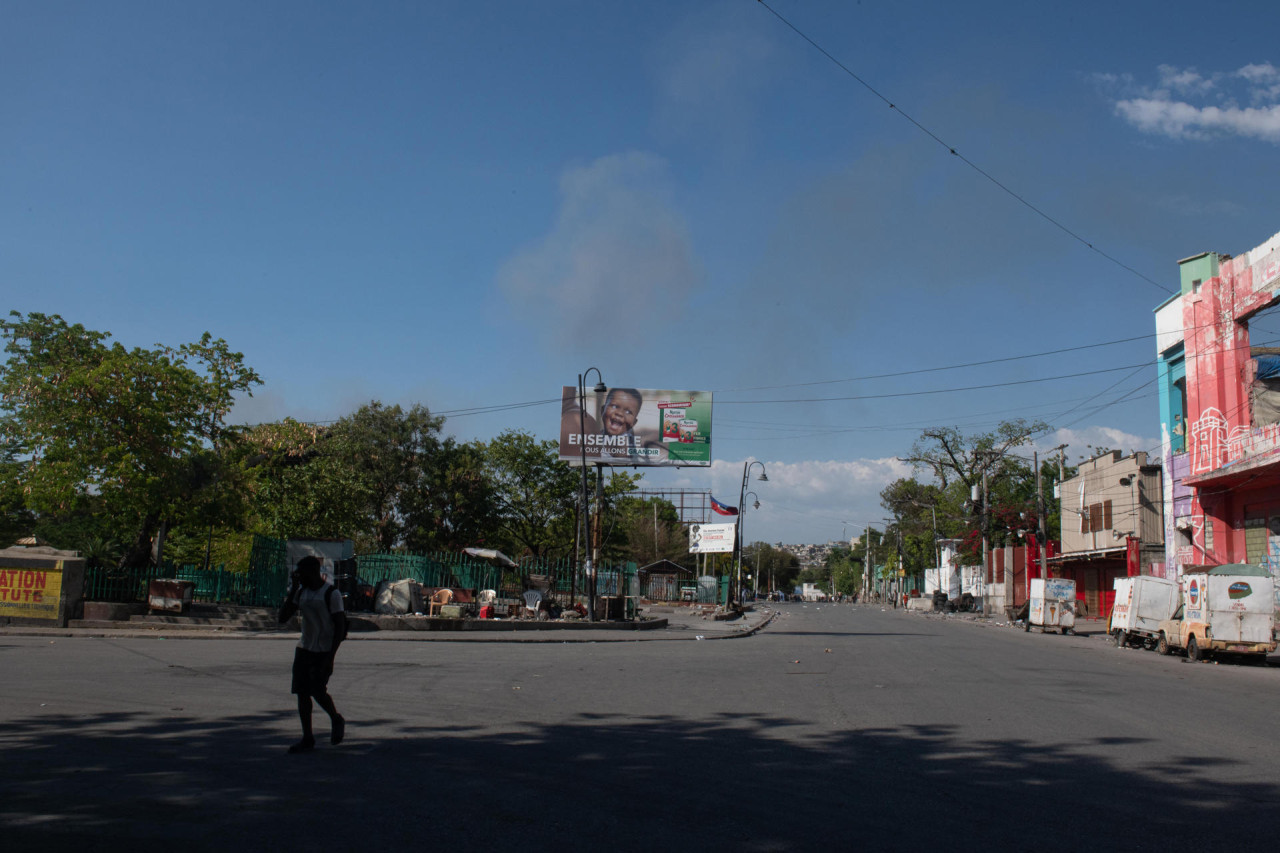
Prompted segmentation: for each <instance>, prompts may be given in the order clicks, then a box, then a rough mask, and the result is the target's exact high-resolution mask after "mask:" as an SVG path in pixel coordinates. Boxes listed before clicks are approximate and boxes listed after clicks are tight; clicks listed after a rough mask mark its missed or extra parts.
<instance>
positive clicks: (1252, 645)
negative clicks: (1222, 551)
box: [1156, 563, 1276, 661]
mask: <svg viewBox="0 0 1280 853" xmlns="http://www.w3.org/2000/svg"><path fill="white" fill-rule="evenodd" d="M1182 573H1183V574H1182V602H1181V604H1180V606H1179V607H1178V609H1177V611H1176V612H1175V613H1174V615H1173V616H1172V617H1171V618H1169V619H1166V620H1164V621H1162V622H1161V623H1160V628H1159V633H1158V635H1157V639H1156V649H1157V650H1158V651H1159V652H1160V653H1161V654H1165V655H1167V654H1171V653H1172V652H1173V651H1174V650H1175V649H1186V652H1187V657H1188V658H1190V659H1191V660H1196V661H1198V660H1203V659H1205V658H1206V657H1207V656H1209V655H1211V654H1218V653H1226V654H1236V655H1248V656H1251V657H1253V658H1254V659H1255V660H1258V661H1265V660H1266V656H1267V655H1268V654H1270V653H1271V652H1274V651H1275V650H1276V641H1275V582H1274V581H1273V580H1272V578H1271V573H1270V572H1268V571H1267V569H1266V568H1265V567H1263V566H1256V565H1251V564H1248V563H1234V564H1231V565H1226V566H1204V567H1199V566H1192V567H1187V566H1184V567H1183V569H1182Z"/></svg>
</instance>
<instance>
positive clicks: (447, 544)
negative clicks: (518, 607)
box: [401, 438, 501, 551]
mask: <svg viewBox="0 0 1280 853" xmlns="http://www.w3.org/2000/svg"><path fill="white" fill-rule="evenodd" d="M401 510H402V512H403V514H404V523H405V544H406V545H407V546H408V547H410V548H413V549H415V550H420V551H426V550H445V551H458V550H461V549H463V548H468V547H472V546H484V547H496V546H497V545H499V544H501V543H500V541H499V524H500V521H499V511H500V503H499V501H498V492H497V488H496V486H495V483H494V482H493V481H492V479H491V478H490V476H489V473H488V471H487V470H486V455H485V450H484V446H483V445H481V444H460V443H458V442H456V441H455V440H454V439H453V438H447V439H445V440H444V441H442V442H440V443H439V445H438V447H437V448H436V450H435V453H434V456H433V458H432V460H431V462H430V464H429V465H427V466H426V467H425V470H424V471H423V481H422V483H421V485H420V488H418V489H415V490H413V491H411V492H409V493H408V494H407V495H405V497H404V500H403V502H402V504H401Z"/></svg>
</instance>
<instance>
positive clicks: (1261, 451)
mask: <svg viewBox="0 0 1280 853" xmlns="http://www.w3.org/2000/svg"><path fill="white" fill-rule="evenodd" d="M1179 275H1180V279H1181V285H1182V293H1181V295H1180V296H1178V297H1176V298H1175V299H1174V300H1171V301H1170V302H1167V303H1165V304H1164V305H1162V306H1161V307H1160V308H1159V309H1157V333H1158V342H1157V347H1158V352H1159V354H1160V386H1161V387H1160V398H1161V439H1162V445H1163V447H1162V451H1163V453H1162V455H1163V459H1164V463H1165V470H1166V472H1169V473H1170V474H1171V476H1166V478H1165V486H1164V498H1165V508H1166V512H1165V534H1166V537H1165V542H1166V548H1165V559H1166V566H1165V573H1166V575H1167V576H1169V577H1177V576H1179V575H1180V574H1181V567H1182V566H1185V565H1204V564H1208V563H1226V562H1243V561H1244V560H1245V559H1246V552H1245V532H1244V513H1245V505H1244V494H1243V492H1242V491H1240V490H1239V489H1238V488H1237V486H1238V485H1239V484H1238V483H1237V484H1236V485H1233V484H1232V482H1231V481H1223V482H1222V484H1219V485H1217V486H1215V485H1214V484H1213V483H1212V482H1203V483H1200V484H1198V486H1197V487H1196V488H1194V489H1192V491H1193V492H1194V495H1193V496H1191V497H1189V498H1188V497H1186V496H1184V495H1181V494H1179V491H1180V489H1182V488H1184V484H1183V483H1182V482H1181V481H1182V479H1183V478H1184V477H1189V478H1191V479H1192V480H1196V479H1197V478H1201V479H1205V480H1209V481H1212V480H1213V479H1215V478H1222V477H1224V476H1230V475H1231V474H1233V473H1234V472H1236V471H1244V470H1246V469H1247V470H1248V472H1249V479H1248V482H1249V483H1250V485H1251V491H1250V493H1249V496H1248V499H1249V500H1250V501H1252V502H1257V501H1258V500H1259V499H1260V498H1261V497H1265V495H1263V496H1260V495H1259V494H1258V489H1259V488H1262V487H1264V485H1265V483H1266V478H1269V477H1271V476H1273V475H1280V424H1273V425H1269V426H1266V427H1261V428H1256V427H1254V426H1253V422H1252V412H1251V411H1250V406H1249V388H1250V385H1251V384H1252V381H1253V369H1254V368H1253V361H1252V358H1251V353H1250V349H1249V347H1250V341H1249V329H1248V319H1249V317H1250V316H1251V315H1252V314H1255V313H1257V312H1258V311H1261V310H1263V309H1265V308H1268V307H1270V306H1272V305H1274V304H1276V303H1277V302H1278V301H1280V234H1276V235H1275V236H1273V237H1272V238H1271V239H1270V240H1268V241H1267V242H1266V243H1263V244H1262V245H1261V246H1258V247H1257V248H1255V249H1253V250H1252V251H1249V252H1246V253H1245V254H1243V255H1240V256H1238V257H1235V258H1230V257H1227V256H1219V255H1216V254H1213V253H1206V254H1202V255H1197V256H1195V257H1192V258H1187V259H1185V260H1183V261H1181V262H1180V263H1179ZM1174 305H1177V306H1179V307H1180V312H1181V327H1182V336H1183V350H1182V353H1181V354H1179V353H1178V352H1177V345H1176V325H1177V324H1175V323H1173V322H1172V320H1171V317H1172V315H1171V313H1170V312H1171V310H1172V308H1173V306H1174ZM1179 355H1181V359H1182V364H1181V369H1182V370H1183V371H1185V376H1186V397H1187V417H1186V420H1185V426H1184V432H1185V436H1183V437H1184V438H1185V448H1186V452H1185V454H1182V453H1179V452H1178V450H1179V446H1178V445H1179V441H1178V438H1179V436H1178V435H1177V433H1176V430H1175V426H1176V423H1175V422H1174V415H1175V414H1176V412H1175V409H1176V408H1177V406H1176V401H1175V399H1174V397H1175V391H1174V386H1173V382H1174V381H1175V380H1176V378H1177V371H1178V370H1179V365H1178V359H1179ZM1184 467H1185V471H1184V470H1183V468H1184ZM1180 474H1182V476H1181V477H1180V476H1179V475H1180ZM1259 478H1262V479H1261V480H1260V479H1259ZM1266 488H1270V487H1266ZM1264 491H1265V488H1264ZM1278 494H1280V491H1278Z"/></svg>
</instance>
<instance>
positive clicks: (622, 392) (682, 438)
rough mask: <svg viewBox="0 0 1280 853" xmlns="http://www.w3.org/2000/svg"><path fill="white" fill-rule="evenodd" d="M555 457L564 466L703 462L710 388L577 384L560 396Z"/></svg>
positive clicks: (707, 457) (707, 460)
mask: <svg viewBox="0 0 1280 853" xmlns="http://www.w3.org/2000/svg"><path fill="white" fill-rule="evenodd" d="M560 401H561V406H560V460H561V461H563V462H568V463H569V464H570V465H582V464H583V462H584V461H585V463H586V464H587V465H609V466H614V467H619V468H631V467H635V466H638V465H645V466H670V467H684V466H697V467H708V466H710V465H711V392H710V391H667V390H655V389H652V388H609V389H608V390H606V391H602V392H600V393H596V392H595V391H593V390H591V389H588V390H587V397H586V400H585V403H586V406H585V407H584V406H581V405H579V402H580V401H579V399H578V389H577V388H574V387H573V386H572V385H565V386H564V387H563V389H562V390H561V395H560Z"/></svg>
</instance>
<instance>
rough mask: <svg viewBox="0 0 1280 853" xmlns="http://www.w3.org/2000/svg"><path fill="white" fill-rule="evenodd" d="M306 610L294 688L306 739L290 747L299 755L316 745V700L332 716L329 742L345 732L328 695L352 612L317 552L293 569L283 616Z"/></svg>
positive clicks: (295, 656) (282, 618)
mask: <svg viewBox="0 0 1280 853" xmlns="http://www.w3.org/2000/svg"><path fill="white" fill-rule="evenodd" d="M295 613H301V614H302V636H301V637H300V638H299V640H298V647H297V648H296V649H294V653H293V686H292V692H293V693H296V694H297V696H298V717H299V718H300V719H301V721H302V740H300V741H298V742H297V743H295V744H294V745H293V746H291V747H289V754H290V755H296V754H297V753H300V752H308V751H310V750H311V749H314V748H315V745H316V738H315V734H314V733H313V732H312V730H311V707H312V700H313V699H314V700H315V704H317V705H319V706H320V707H321V708H322V709H323V710H324V712H325V713H326V714H328V715H329V720H330V723H331V724H332V730H331V733H330V735H329V743H331V744H333V745H334V746H337V745H338V744H340V743H342V738H343V736H344V735H345V734H346V722H347V721H346V720H345V719H344V718H343V716H342V715H341V714H339V713H338V709H337V708H336V707H335V706H334V704H333V698H332V697H331V696H330V695H329V689H328V687H329V676H331V675H333V659H334V657H335V656H336V655H337V653H338V646H339V645H341V644H342V641H343V640H344V639H346V636H347V614H346V613H345V612H343V609H342V593H340V592H338V590H337V588H336V587H335V586H334V585H333V584H331V583H329V582H328V581H326V580H325V579H324V577H323V576H322V575H321V574H320V560H319V558H317V557H311V556H308V557H303V558H302V559H301V560H299V561H298V567H297V569H296V570H295V571H294V573H293V584H292V586H290V588H289V594H288V595H287V596H285V599H284V603H283V604H282V605H281V606H280V613H279V614H278V618H279V620H280V622H281V623H284V622H288V621H289V620H290V619H292V618H293V614H295Z"/></svg>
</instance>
